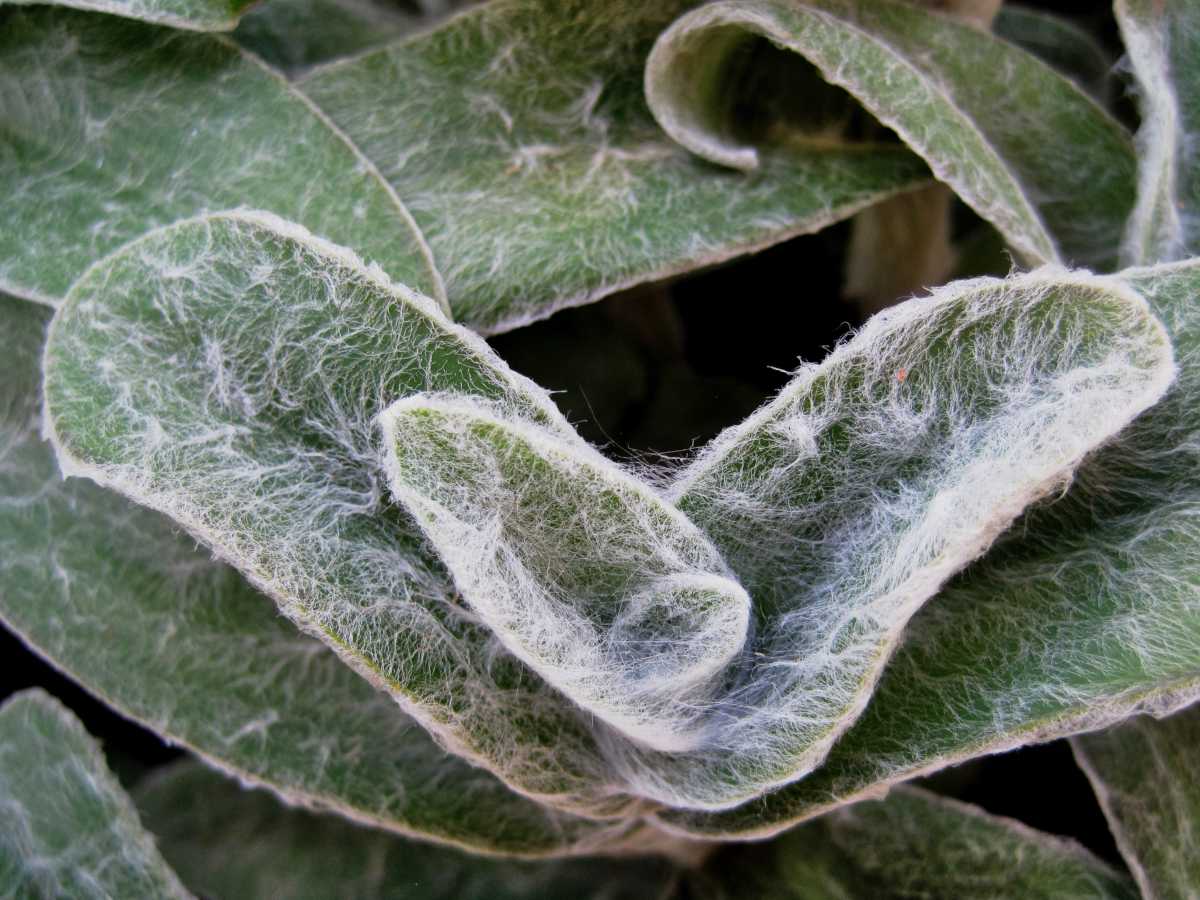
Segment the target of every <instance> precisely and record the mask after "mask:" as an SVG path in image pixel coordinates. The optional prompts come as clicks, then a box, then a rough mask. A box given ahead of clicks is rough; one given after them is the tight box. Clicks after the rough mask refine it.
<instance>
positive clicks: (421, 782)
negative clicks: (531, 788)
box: [0, 296, 634, 856]
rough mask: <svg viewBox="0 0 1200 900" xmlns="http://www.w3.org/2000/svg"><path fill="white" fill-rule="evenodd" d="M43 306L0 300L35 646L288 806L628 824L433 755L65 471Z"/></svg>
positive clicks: (329, 664) (3, 400)
mask: <svg viewBox="0 0 1200 900" xmlns="http://www.w3.org/2000/svg"><path fill="white" fill-rule="evenodd" d="M49 317H50V310H49V309H47V308H46V307H44V306H39V305H35V304H31V303H27V302H25V301H21V300H16V299H13V298H6V297H3V296H0V333H3V334H4V335H5V353H4V355H3V356H2V357H0V414H2V418H0V583H2V584H3V585H4V590H3V591H0V619H3V621H4V623H5V624H6V625H7V626H8V627H10V628H12V629H13V630H14V631H16V632H17V633H18V634H19V635H20V636H21V637H22V638H23V639H24V640H25V641H26V642H27V643H28V644H29V645H30V646H31V647H32V648H33V649H34V650H35V651H36V652H37V653H39V654H40V655H42V656H43V657H45V658H46V659H48V660H49V661H50V662H52V663H53V664H54V665H55V666H56V667H58V668H59V669H61V670H62V671H64V672H65V673H66V674H68V675H70V676H71V677H72V678H75V679H76V680H78V681H80V682H81V683H82V684H83V685H84V686H85V687H87V688H88V690H90V691H91V692H93V693H94V694H96V695H97V696H98V697H100V699H102V700H103V701H104V702H106V703H108V704H109V705H110V706H113V707H114V708H116V709H117V710H119V711H120V712H121V713H122V714H123V715H126V716H129V717H131V718H134V719H136V720H138V721H140V722H142V723H143V724H145V725H146V726H147V727H149V728H151V729H153V730H154V731H156V732H157V733H159V734H161V735H163V736H164V737H166V738H167V739H168V740H170V741H171V742H172V743H175V744H181V745H184V746H187V747H189V748H191V749H192V750H193V751H195V752H196V753H198V754H199V755H200V756H202V757H203V758H204V759H205V760H207V761H208V762H209V763H210V764H211V765H214V766H216V767H217V768H219V769H222V770H223V771H225V772H228V773H230V774H231V775H233V776H235V777H236V778H238V779H239V780H241V781H243V782H248V783H253V784H262V785H266V786H268V787H270V788H271V789H272V790H273V791H275V792H276V793H278V794H280V795H281V796H284V797H286V798H288V800H289V801H291V802H293V803H298V804H302V805H305V806H310V807H314V808H318V809H330V810H335V811H337V812H339V813H341V814H342V815H344V816H347V817H348V818H351V819H354V820H356V821H358V822H362V823H365V824H370V825H374V826H377V827H381V828H385V829H388V830H391V831H397V832H400V833H404V834H409V835H415V836H418V837H422V838H427V839H432V840H436V841H439V842H443V843H448V844H454V845H458V846H462V847H467V848H469V849H471V850H473V851H476V852H481V853H492V854H512V855H521V856H543V855H556V854H560V853H568V852H578V851H579V850H580V849H588V848H592V849H597V848H600V847H602V846H609V845H613V844H617V843H620V842H621V841H622V840H623V839H624V837H625V835H626V833H627V832H629V831H631V830H634V826H633V824H632V823H630V824H629V825H618V824H609V823H600V822H589V821H585V820H577V819H573V818H571V817H568V816H563V815H559V814H555V813H554V812H552V811H551V810H548V809H546V808H545V807H542V806H540V805H539V804H536V803H533V802H531V801H529V800H527V799H525V798H522V797H519V796H517V795H515V794H513V793H512V792H510V791H509V790H508V789H507V788H505V787H504V786H503V785H501V784H500V783H499V782H498V781H497V780H496V779H495V778H493V777H492V776H490V775H488V774H487V773H486V772H485V771H484V770H482V769H479V768H476V767H473V766H469V765H467V764H465V763H463V762H462V761H461V760H459V759H458V758H457V757H454V756H450V755H448V754H447V753H446V752H445V751H444V750H443V749H442V748H441V747H439V746H438V745H437V744H435V743H434V742H433V741H432V740H431V739H430V738H429V736H428V735H427V734H426V732H425V730H424V729H423V728H421V727H420V726H418V725H417V724H416V723H415V722H413V721H412V720H411V719H410V718H408V717H407V716H405V715H404V714H403V713H402V712H401V710H400V709H399V708H397V706H396V704H395V702H394V701H393V700H391V699H390V698H389V697H387V696H386V695H385V694H382V693H380V692H378V691H376V690H374V689H373V688H372V687H371V686H370V685H369V684H368V683H367V682H365V681H364V680H363V679H361V678H359V677H358V676H357V675H356V674H354V673H353V672H352V671H350V670H349V669H347V668H346V667H345V666H344V665H342V663H341V662H340V661H339V660H338V659H337V657H336V656H335V655H334V654H333V653H332V652H330V651H329V650H328V649H326V648H325V647H323V646H322V645H321V644H320V643H319V642H317V641H315V640H313V639H312V638H309V637H305V636H303V635H300V634H297V633H296V630H295V628H294V627H293V626H292V625H291V624H290V623H288V622H286V621H284V620H283V619H281V618H280V616H279V615H278V613H277V612H276V610H275V607H274V604H272V603H271V601H270V599H269V598H267V597H264V596H263V595H262V594H260V593H258V592H257V591H255V590H254V589H253V588H251V587H250V586H249V585H248V584H247V583H246V581H245V580H244V579H243V578H242V577H241V576H240V575H238V574H237V573H236V572H234V571H233V570H231V569H230V568H228V567H227V566H224V565H221V564H219V563H217V562H214V561H213V560H212V559H211V558H210V557H209V555H208V553H207V552H205V551H203V550H198V549H197V548H196V545H195V542H194V541H193V540H191V539H189V538H187V537H184V536H182V535H180V534H178V533H177V531H178V528H177V526H176V525H175V524H174V523H172V522H171V521H170V520H168V519H166V518H165V517H163V516H161V515H159V514H158V513H154V512H151V511H149V510H145V509H140V508H138V507H134V506H132V505H130V504H129V502H128V501H126V500H124V499H123V498H121V497H119V496H118V495H117V494H115V493H113V492H111V491H107V490H104V489H102V488H100V487H97V486H96V485H94V484H91V483H90V482H87V481H85V480H82V479H68V480H66V481H64V480H63V478H62V476H61V474H60V473H59V470H58V466H57V464H56V463H55V460H54V455H53V452H52V450H51V448H50V447H49V445H47V444H46V443H44V442H43V441H42V440H41V439H40V437H39V434H38V432H39V429H40V426H41V418H42V417H41V403H40V397H39V395H40V388H39V384H38V382H39V380H40V377H41V373H40V367H39V363H40V361H41V355H42V343H43V335H44V332H45V327H46V324H47V321H48V319H49ZM450 785H453V789H450V788H449V786H450Z"/></svg>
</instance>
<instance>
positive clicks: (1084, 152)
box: [646, 0, 1135, 267]
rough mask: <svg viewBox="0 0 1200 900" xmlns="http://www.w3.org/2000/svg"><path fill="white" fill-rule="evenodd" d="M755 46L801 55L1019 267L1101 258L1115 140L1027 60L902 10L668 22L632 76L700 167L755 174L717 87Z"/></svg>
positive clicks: (1115, 232) (1125, 160)
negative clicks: (941, 185)
mask: <svg viewBox="0 0 1200 900" xmlns="http://www.w3.org/2000/svg"><path fill="white" fill-rule="evenodd" d="M764 41H770V42H771V43H772V44H775V45H777V46H779V47H783V48H786V49H788V50H792V51H794V52H796V53H799V54H802V55H803V56H804V57H805V58H807V59H808V60H809V61H810V62H811V63H812V64H814V65H815V66H816V67H817V68H818V69H819V70H820V72H821V74H822V75H823V76H824V77H825V78H826V79H827V80H828V81H829V82H831V83H832V84H835V85H837V86H839V87H842V88H844V89H846V90H847V91H849V92H850V93H851V94H852V95H853V96H854V97H855V98H856V99H857V100H859V101H860V102H861V103H862V104H863V106H865V107H866V108H867V110H869V111H870V112H871V113H872V114H873V115H874V116H876V117H877V118H878V119H879V120H880V121H881V122H883V123H884V124H885V125H888V126H889V127H891V128H893V129H895V131H896V132H897V133H898V134H899V135H900V137H901V138H902V139H903V140H904V142H905V143H906V144H908V146H909V147H911V148H912V149H913V150H914V151H915V152H917V153H918V154H920V155H921V156H922V157H923V158H924V159H925V160H926V161H927V162H928V163H929V166H930V168H931V169H932V170H933V173H934V175H935V176H936V177H937V178H938V179H939V180H941V181H944V182H945V183H946V184H948V185H950V186H951V187H952V188H953V189H954V190H955V192H956V193H958V195H959V196H960V197H961V198H962V199H963V200H964V201H965V202H966V203H967V204H968V205H969V206H971V207H972V208H973V209H974V210H975V211H976V212H977V213H979V215H981V216H982V217H983V218H984V219H986V220H987V221H989V222H991V223H992V224H993V225H995V226H996V227H997V228H998V229H999V230H1000V232H1001V233H1002V234H1004V236H1005V237H1006V239H1007V240H1008V242H1009V243H1010V245H1011V246H1012V247H1013V248H1014V249H1015V250H1016V251H1017V253H1018V254H1019V255H1020V256H1021V257H1022V258H1023V259H1024V260H1025V261H1027V262H1030V263H1040V262H1049V261H1059V260H1060V259H1061V260H1065V261H1068V262H1070V263H1072V264H1076V265H1086V266H1091V267H1111V265H1112V263H1113V262H1114V261H1115V257H1116V247H1117V245H1118V243H1119V241H1120V235H1121V231H1122V228H1123V226H1124V223H1125V219H1126V217H1127V216H1128V214H1129V211H1130V209H1131V208H1132V206H1133V202H1134V188H1135V161H1134V154H1133V147H1132V143H1131V141H1130V139H1129V136H1128V134H1127V133H1126V132H1125V130H1124V129H1123V128H1122V127H1121V126H1120V125H1118V124H1117V123H1116V122H1115V121H1114V120H1113V119H1111V118H1110V117H1109V116H1108V115H1107V114H1106V113H1105V112H1104V111H1103V110H1102V109H1101V108H1100V107H1099V106H1097V105H1096V104H1095V103H1094V102H1093V101H1092V100H1091V99H1090V98H1089V97H1088V96H1087V95H1086V94H1084V93H1083V92H1082V91H1080V90H1079V89H1078V88H1077V87H1076V86H1075V85H1074V84H1072V83H1071V82H1070V81H1069V80H1067V79H1065V78H1063V77H1062V76H1060V75H1058V74H1057V73H1056V72H1054V71H1053V70H1052V69H1050V68H1049V67H1048V66H1046V65H1045V64H1043V63H1041V62H1040V61H1039V60H1037V59H1036V58H1035V57H1033V56H1030V55H1029V54H1027V53H1025V52H1024V51H1022V50H1020V49H1018V48H1016V47H1014V46H1011V45H1009V44H1007V43H1005V42H1004V41H1001V40H998V39H997V38H995V37H994V36H992V35H991V34H989V33H987V32H985V31H982V30H980V29H978V28H975V27H973V26H971V25H968V24H965V23H962V22H959V21H957V20H955V19H952V18H949V17H946V16H941V15H938V14H935V13H930V12H927V11H925V10H922V9H919V8H917V7H914V6H911V5H909V4H906V3H895V2H888V0H870V2H850V0H811V2H804V3H788V2H780V0H736V2H719V3H713V4H709V5H707V6H704V7H702V8H700V9H698V10H696V11H695V12H692V13H689V14H688V15H686V16H683V17H682V18H680V19H679V20H678V21H677V22H676V23H675V24H674V25H672V26H671V28H670V29H668V30H667V31H666V32H664V33H663V35H662V36H661V37H660V38H659V40H658V43H657V44H656V45H655V48H654V52H653V53H652V54H651V56H650V59H649V61H648V63H647V74H646V85H647V88H646V90H647V96H648V98H649V102H650V106H651V109H653V110H654V113H655V115H656V116H657V118H658V120H659V122H660V123H662V125H663V127H664V128H665V129H666V130H667V132H668V133H669V134H670V135H672V136H673V137H674V138H676V140H678V141H680V142H681V143H682V144H683V145H684V146H687V147H689V148H690V149H692V150H693V151H695V152H696V153H698V154H700V155H701V156H703V157H704V158H706V159H710V160H712V161H714V162H718V163H722V164H724V165H729V166H735V167H738V168H743V169H754V168H755V167H756V166H757V165H759V164H760V154H759V151H758V149H757V148H756V146H754V144H753V143H749V142H747V140H746V137H745V135H744V134H740V133H739V132H738V129H737V128H736V127H735V125H736V120H735V118H734V117H733V116H732V115H731V110H734V109H736V104H735V103H734V100H735V99H736V98H735V97H733V96H731V90H732V89H733V87H734V85H736V84H737V78H736V75H737V70H738V66H739V65H740V64H741V61H742V60H744V59H747V58H750V59H752V58H753V52H754V48H755V47H756V46H760V45H761V44H762V43H763V42H764ZM778 127H779V128H783V129H785V130H786V129H787V128H788V127H789V123H787V122H786V121H784V122H780V123H779V124H778ZM791 127H792V129H793V130H795V129H796V126H795V125H792V126H791ZM1063 135H1070V136H1071V152H1070V153H1064V152H1063V150H1062V140H1063V138H1062V136H1063ZM798 136H799V137H803V136H804V135H803V130H802V129H801V130H800V134H799V135H798Z"/></svg>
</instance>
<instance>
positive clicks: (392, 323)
mask: <svg viewBox="0 0 1200 900" xmlns="http://www.w3.org/2000/svg"><path fill="white" fill-rule="evenodd" d="M46 353H47V357H46V363H45V370H46V389H47V393H46V404H47V416H48V425H49V428H50V429H51V430H52V431H53V432H54V433H55V434H54V438H55V441H56V443H57V445H58V451H59V459H60V462H61V463H62V464H63V466H64V470H65V471H66V472H68V473H69V474H83V475H87V476H89V477H91V478H93V479H95V480H97V481H99V482H100V483H102V484H104V485H107V486H111V487H114V488H116V489H117V490H119V491H121V492H122V493H125V494H128V495H129V496H131V497H133V498H134V499H135V500H137V501H138V502H140V503H144V504H145V505H148V506H150V507H152V508H154V509H157V510H159V511H160V512H164V513H166V514H167V515H169V516H171V517H172V518H173V519H175V520H176V521H177V522H179V523H180V524H181V525H182V526H183V527H184V528H185V529H186V530H187V531H189V532H190V533H191V534H192V535H194V536H195V537H197V538H198V539H199V540H201V541H203V542H204V543H205V544H207V545H209V546H210V547H212V548H213V549H214V550H215V551H216V552H217V554H218V556H220V557H221V558H223V559H226V560H228V561H229V562H231V563H232V564H233V565H235V566H236V567H237V568H238V569H239V570H240V571H241V572H242V573H243V574H244V575H246V576H247V577H248V578H249V580H250V581H251V583H252V584H254V585H255V586H257V587H259V588H260V589H261V590H262V591H263V592H264V593H266V594H268V595H269V596H271V597H272V598H273V599H274V600H275V601H276V603H277V604H278V605H279V607H280V609H281V610H282V611H283V612H284V613H285V614H286V615H287V616H288V617H290V618H291V619H293V620H294V621H295V622H297V623H298V624H299V625H300V626H301V627H302V628H303V629H305V630H306V631H309V632H310V633H312V634H314V635H316V636H317V637H319V638H321V639H322V640H323V641H325V642H326V643H328V644H329V645H330V646H332V647H333V648H334V649H335V650H336V651H337V652H338V653H339V654H340V655H341V657H342V658H343V660H345V661H346V662H348V663H349V664H350V665H351V666H352V667H353V668H355V669H356V670H357V671H358V672H359V673H360V674H362V675H363V676H364V677H366V678H368V679H369V680H370V681H371V682H372V683H373V684H375V685H376V686H377V687H380V688H381V689H384V690H386V691H388V692H389V693H391V694H392V695H393V696H394V697H395V698H396V699H397V700H398V701H399V702H400V703H401V705H402V706H404V707H405V709H406V710H408V711H409V712H410V713H412V714H413V715H414V716H415V717H416V718H417V719H418V720H419V721H420V722H421V723H422V724H423V725H424V726H426V727H427V728H429V729H431V730H432V731H434V732H435V733H436V734H437V735H438V736H439V739H440V741H441V743H443V745H445V746H447V747H449V748H450V749H451V750H453V751H454V752H457V753H460V754H462V755H464V756H466V757H468V758H470V759H472V760H473V761H476V762H479V763H481V764H483V765H486V766H488V767H489V768H491V769H493V771H495V772H497V773H498V774H500V775H501V777H503V778H504V779H505V780H507V781H509V782H510V783H511V784H513V785H515V786H517V787H518V788H519V789H520V790H521V791H523V792H525V793H529V794H533V795H536V796H538V797H539V798H541V799H545V800H547V801H548V802H555V803H558V804H560V805H562V806H564V807H569V808H571V809H580V810H582V811H585V812H589V813H592V814H597V815H613V814H615V813H618V812H620V811H621V810H622V809H623V808H624V807H626V806H628V804H629V801H628V799H623V798H621V797H620V796H619V795H618V793H617V792H616V791H615V790H614V789H613V788H612V787H611V786H610V785H609V784H608V782H609V780H610V778H611V776H610V775H609V774H608V773H607V768H606V766H605V764H604V763H603V761H602V760H601V758H600V756H599V753H598V751H597V750H596V748H595V746H594V741H593V738H592V735H591V732H590V729H589V726H588V722H587V721H586V718H589V717H585V716H583V714H582V713H581V712H579V711H578V710H576V709H575V708H573V707H572V706H571V705H570V704H569V703H568V702H567V701H565V700H564V699H563V698H562V696H561V695H560V694H559V693H558V692H556V691H554V690H553V689H552V688H550V687H548V686H547V685H545V684H544V683H543V682H542V681H541V679H539V678H538V677H537V676H536V675H534V674H533V673H531V672H530V671H529V670H528V669H527V668H526V667H525V666H523V665H521V664H520V663H519V662H518V661H517V660H515V659H514V658H513V657H511V656H510V655H508V654H507V653H504V652H503V650H502V648H501V646H500V645H499V643H498V642H497V641H496V639H495V638H494V637H493V636H492V634H491V633H490V632H489V631H488V630H487V629H486V628H485V627H483V626H482V625H481V624H480V623H479V622H478V621H476V620H475V618H474V617H473V616H471V615H470V614H469V613H468V612H467V611H465V610H464V609H463V606H462V605H461V604H460V603H459V602H458V599H457V597H456V594H455V591H454V587H453V584H452V582H451V580H450V578H449V576H448V575H447V573H446V571H445V569H444V568H443V567H442V564H441V563H440V561H439V560H438V559H437V558H436V556H434V555H433V553H432V552H431V550H430V549H429V548H428V547H427V545H425V543H424V541H423V539H422V536H421V532H420V529H419V528H418V526H417V525H416V523H414V522H413V521H412V519H411V518H409V516H408V514H407V513H405V511H404V510H403V509H402V508H400V507H399V506H397V505H395V504H394V503H393V502H392V501H390V500H389V498H388V488H387V474H386V472H385V471H384V464H383V457H384V453H383V450H382V444H381V441H380V440H379V436H378V430H377V426H376V423H375V417H376V416H377V415H378V413H380V412H382V411H383V410H384V409H385V408H386V407H387V406H388V405H389V404H391V403H393V402H395V401H396V400H398V399H402V398H403V397H405V396H408V395H411V394H414V393H423V392H439V391H441V392H451V393H458V394H470V395H474V396H477V397H479V398H481V399H484V400H492V401H497V402H503V403H504V404H506V406H507V408H508V410H509V414H510V415H511V416H512V417H513V418H515V419H523V420H525V421H527V422H529V423H531V424H533V425H537V426H539V427H544V428H548V429H550V430H551V431H554V432H555V433H557V434H558V435H559V436H560V437H562V438H563V439H564V440H569V441H575V442H577V443H579V444H580V446H583V444H582V441H580V440H579V438H577V437H576V436H575V434H574V431H573V430H572V429H571V427H570V425H569V424H568V423H567V422H566V421H565V420H564V419H563V418H562V417H561V415H560V414H559V413H558V411H557V410H556V409H555V407H554V404H553V403H552V402H551V400H550V398H549V397H548V396H547V395H546V393H545V392H544V391H542V390H541V389H539V388H538V387H537V386H536V385H534V384H533V383H532V382H530V381H527V380H526V379H524V378H522V377H521V376H520V375H517V374H516V373H514V372H512V371H511V370H510V369H509V368H508V367H507V366H505V365H504V363H503V362H502V361H501V360H500V359H499V358H498V357H497V356H496V355H495V354H494V353H492V351H491V350H490V349H489V348H488V347H487V345H486V344H485V343H483V341H482V340H481V339H480V338H478V337H476V336H474V335H473V334H471V333H470V332H468V331H466V330H465V329H463V328H460V327H458V326H455V325H452V324H450V323H449V322H447V321H446V320H445V319H444V318H443V317H442V316H441V315H440V314H439V312H438V311H437V309H436V308H434V306H433V303H432V301H430V300H428V299H427V298H424V297H421V296H419V295H417V294H414V293H413V292H411V291H409V290H407V289H405V288H402V287H399V286H395V285H393V284H391V283H390V282H388V281H387V280H386V279H384V278H383V277H382V276H381V274H380V273H379V271H378V270H377V269H368V268H366V267H364V266H363V265H362V264H361V263H360V262H359V261H358V260H357V259H356V258H354V256H353V254H351V253H350V252H349V251H346V250H343V249H341V248H337V247H334V246H332V245H330V244H327V243H325V242H323V241H320V240H318V239H316V238H314V237H312V236H311V235H308V234H306V233H305V232H303V230H302V229H299V228H298V227H297V226H294V225H289V224H287V223H283V222H281V221H279V220H278V219H275V218H273V217H269V216H266V215H265V214H261V213H224V214H220V215H213V216H207V217H202V218H200V219H196V220H191V221H188V222H183V223H180V224H178V225H175V226H170V227H166V228H163V229H159V230H158V231H155V232H152V233H151V234H149V235H147V236H146V237H145V238H143V239H142V240H140V241H137V242H134V243H132V244H130V245H129V246H128V247H126V248H125V249H124V250H123V251H121V252H120V253H118V254H116V255H115V256H112V257H110V258H109V259H107V260H105V261H103V262H101V263H99V264H98V265H96V266H94V267H93V268H92V269H90V270H89V271H88V273H87V274H86V275H85V276H84V277H83V278H81V279H80V280H79V281H78V282H77V283H76V285H75V287H74V288H72V290H71V293H70V295H69V297H68V299H67V301H66V303H65V304H64V305H63V307H62V308H61V310H60V313H59V315H58V317H57V318H56V319H55V322H54V324H53V325H52V326H51V330H50V338H49V343H48V346H47V351H46ZM164 372H169V373H170V377H169V378H163V377H162V373H164ZM539 746H541V747H544V748H545V749H544V751H543V750H538V749H536V748H538V747H539Z"/></svg>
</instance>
